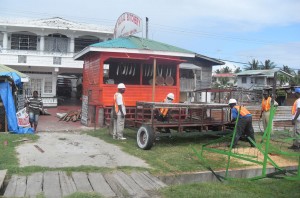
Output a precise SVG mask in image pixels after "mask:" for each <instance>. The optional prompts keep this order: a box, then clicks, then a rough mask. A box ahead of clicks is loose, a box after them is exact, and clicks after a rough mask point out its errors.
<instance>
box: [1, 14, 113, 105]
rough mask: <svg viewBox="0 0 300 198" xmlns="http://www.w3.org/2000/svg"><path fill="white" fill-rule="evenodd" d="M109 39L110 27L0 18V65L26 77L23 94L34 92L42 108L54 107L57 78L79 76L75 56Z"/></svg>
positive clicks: (61, 21)
mask: <svg viewBox="0 0 300 198" xmlns="http://www.w3.org/2000/svg"><path fill="white" fill-rule="evenodd" d="M112 37H113V27H100V26H95V25H87V24H80V23H76V22H72V21H68V20H65V19H62V18H59V17H55V18H49V19H41V20H24V19H15V20H5V19H0V64H4V65H7V66H9V67H11V68H13V69H15V70H18V71H21V72H22V73H25V74H27V75H28V76H29V77H30V79H31V80H30V82H29V83H25V84H24V91H23V92H24V94H26V95H27V96H30V95H31V94H32V91H33V90H37V91H38V92H39V94H40V96H41V98H42V99H43V102H44V105H45V106H57V92H59V93H61V92H62V90H59V89H64V87H61V86H57V78H58V75H75V76H81V75H82V68H83V61H78V60H74V59H73V56H74V54H75V53H77V52H79V51H80V50H82V49H84V48H85V47H86V46H88V45H90V44H93V43H98V42H100V41H106V40H109V39H111V38H112ZM72 95H76V94H72Z"/></svg>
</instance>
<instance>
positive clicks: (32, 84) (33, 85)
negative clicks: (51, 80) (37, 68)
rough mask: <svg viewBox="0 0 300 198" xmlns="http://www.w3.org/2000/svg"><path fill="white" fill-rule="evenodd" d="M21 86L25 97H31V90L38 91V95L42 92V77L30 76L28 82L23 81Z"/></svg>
mask: <svg viewBox="0 0 300 198" xmlns="http://www.w3.org/2000/svg"><path fill="white" fill-rule="evenodd" d="M23 86H24V87H23V90H24V91H25V96H26V97H31V96H32V93H33V91H38V93H39V96H40V95H41V94H42V79H36V78H30V81H29V83H24V85H23Z"/></svg>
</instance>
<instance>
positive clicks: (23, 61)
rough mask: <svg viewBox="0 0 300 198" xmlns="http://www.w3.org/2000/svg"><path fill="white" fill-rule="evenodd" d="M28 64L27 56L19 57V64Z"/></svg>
mask: <svg viewBox="0 0 300 198" xmlns="http://www.w3.org/2000/svg"><path fill="white" fill-rule="evenodd" d="M26 62H27V56H25V55H18V63H26Z"/></svg>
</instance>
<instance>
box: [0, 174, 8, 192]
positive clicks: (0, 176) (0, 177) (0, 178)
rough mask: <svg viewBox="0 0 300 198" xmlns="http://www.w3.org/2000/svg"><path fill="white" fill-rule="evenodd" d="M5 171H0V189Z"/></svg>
mask: <svg viewBox="0 0 300 198" xmlns="http://www.w3.org/2000/svg"><path fill="white" fill-rule="evenodd" d="M6 173H7V170H0V189H1V188H2V185H3V182H4V179H5V176H6Z"/></svg>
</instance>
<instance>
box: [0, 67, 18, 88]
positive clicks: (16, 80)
mask: <svg viewBox="0 0 300 198" xmlns="http://www.w3.org/2000/svg"><path fill="white" fill-rule="evenodd" d="M0 76H9V77H11V78H12V79H13V80H14V83H15V85H16V86H17V87H22V83H21V77H20V76H19V75H18V74H17V73H16V72H9V71H7V72H0Z"/></svg>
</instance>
